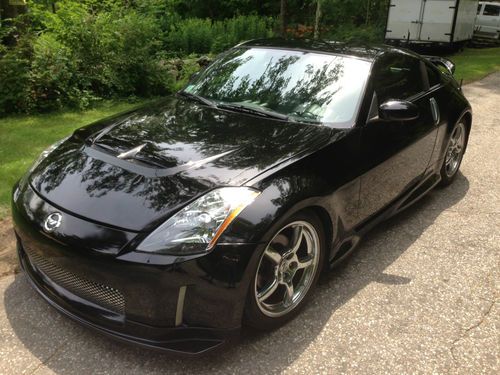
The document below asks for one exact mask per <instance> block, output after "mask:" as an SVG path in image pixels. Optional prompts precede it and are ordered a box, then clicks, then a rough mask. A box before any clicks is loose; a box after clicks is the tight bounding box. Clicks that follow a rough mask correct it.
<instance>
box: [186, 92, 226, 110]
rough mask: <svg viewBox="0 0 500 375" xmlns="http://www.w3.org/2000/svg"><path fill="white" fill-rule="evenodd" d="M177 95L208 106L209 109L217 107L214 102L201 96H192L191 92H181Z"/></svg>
mask: <svg viewBox="0 0 500 375" xmlns="http://www.w3.org/2000/svg"><path fill="white" fill-rule="evenodd" d="M177 95H179V96H182V97H184V98H187V99H191V100H194V101H196V102H198V103H201V104H205V105H208V106H209V107H217V106H216V105H215V103H214V102H212V101H211V100H209V99H206V98H204V97H203V96H199V95H196V94H191V93H190V92H187V91H179V92H178V93H177Z"/></svg>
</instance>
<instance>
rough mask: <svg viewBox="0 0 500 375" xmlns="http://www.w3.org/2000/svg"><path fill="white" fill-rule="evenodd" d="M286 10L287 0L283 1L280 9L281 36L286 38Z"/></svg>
mask: <svg viewBox="0 0 500 375" xmlns="http://www.w3.org/2000/svg"><path fill="white" fill-rule="evenodd" d="M286 10H287V0H281V8H280V34H281V36H282V37H285V36H286V19H287V17H286Z"/></svg>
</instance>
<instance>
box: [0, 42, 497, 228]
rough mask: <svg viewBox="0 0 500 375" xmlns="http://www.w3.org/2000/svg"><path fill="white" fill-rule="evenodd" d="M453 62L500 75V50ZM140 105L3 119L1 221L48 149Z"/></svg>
mask: <svg viewBox="0 0 500 375" xmlns="http://www.w3.org/2000/svg"><path fill="white" fill-rule="evenodd" d="M450 58H451V59H452V60H453V61H454V62H455V63H456V65H457V70H456V73H455V76H456V77H457V79H459V80H460V79H463V80H464V82H465V83H469V82H472V81H475V80H478V79H481V78H483V77H485V76H487V75H488V74H490V73H492V72H495V71H500V48H485V49H466V50H465V51H464V52H462V53H459V54H455V55H452V56H450ZM139 104H142V102H139V103H132V104H131V103H127V102H121V101H120V102H106V103H104V104H102V105H100V106H99V107H96V108H94V109H91V110H88V111H85V112H79V111H72V110H66V111H61V112H57V113H51V114H40V115H33V116H11V117H7V118H4V119H0V219H2V218H4V217H6V216H7V215H8V213H9V202H10V194H11V188H12V185H14V183H15V182H16V181H17V179H19V178H20V177H21V175H22V174H23V173H24V172H25V171H26V170H27V169H28V167H29V166H30V164H31V163H32V162H33V160H34V159H35V158H36V157H37V156H38V155H39V154H40V152H42V151H43V150H44V149H45V148H46V147H47V146H49V145H50V144H52V143H54V142H55V141H57V140H59V139H61V138H63V137H64V136H66V135H68V134H70V133H71V132H72V131H73V130H74V129H76V128H79V127H81V126H83V125H87V124H90V123H92V122H94V121H96V120H99V119H101V118H104V117H107V116H111V115H113V114H116V113H119V112H122V111H126V110H128V109H131V108H133V107H135V106H138V105H139Z"/></svg>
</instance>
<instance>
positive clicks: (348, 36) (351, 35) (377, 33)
mask: <svg viewBox="0 0 500 375" xmlns="http://www.w3.org/2000/svg"><path fill="white" fill-rule="evenodd" d="M322 39H325V40H336V41H339V42H348V43H349V42H353V43H366V44H370V43H382V42H383V40H384V27H382V26H376V25H375V26H373V25H368V26H366V25H363V26H355V25H349V24H346V25H342V26H340V27H337V28H335V29H331V30H329V31H327V32H325V33H324V34H323V35H322Z"/></svg>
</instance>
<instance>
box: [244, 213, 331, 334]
mask: <svg viewBox="0 0 500 375" xmlns="http://www.w3.org/2000/svg"><path fill="white" fill-rule="evenodd" d="M297 238H298V240H297ZM325 249H326V246H325V232H324V228H323V225H322V223H321V221H320V220H319V218H318V217H317V216H316V215H315V214H314V213H312V212H308V211H304V212H301V213H298V214H296V215H294V216H293V217H291V218H290V219H289V220H287V221H286V222H285V224H283V225H282V226H281V228H280V229H279V230H278V231H276V233H275V234H274V235H273V238H272V239H271V241H269V243H268V244H267V245H266V247H265V249H264V251H263V252H262V254H261V255H260V259H259V262H258V265H257V268H256V269H255V271H254V276H253V278H252V282H251V284H250V288H249V291H248V296H247V301H246V305H245V313H244V324H245V325H247V326H250V327H253V328H256V329H258V330H272V329H275V328H278V327H280V326H282V325H283V324H285V323H286V322H288V321H289V320H291V319H293V318H294V317H295V316H296V315H297V314H298V313H299V312H300V310H301V309H302V308H303V307H304V305H305V304H306V303H307V300H308V299H309V297H310V295H311V294H312V291H313V289H314V287H315V286H316V284H317V282H318V278H319V276H320V273H321V270H322V269H323V265H324V259H325Z"/></svg>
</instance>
